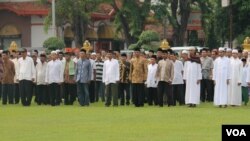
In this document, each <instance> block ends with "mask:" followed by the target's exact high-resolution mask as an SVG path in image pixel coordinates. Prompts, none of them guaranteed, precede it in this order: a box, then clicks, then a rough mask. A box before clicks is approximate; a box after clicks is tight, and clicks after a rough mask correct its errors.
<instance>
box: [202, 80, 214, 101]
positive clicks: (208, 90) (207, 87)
mask: <svg viewBox="0 0 250 141" xmlns="http://www.w3.org/2000/svg"><path fill="white" fill-rule="evenodd" d="M213 89H214V88H213V81H212V80H209V79H202V80H201V101H202V102H205V101H209V102H212V101H213V98H214V92H213V91H214V90H213Z"/></svg>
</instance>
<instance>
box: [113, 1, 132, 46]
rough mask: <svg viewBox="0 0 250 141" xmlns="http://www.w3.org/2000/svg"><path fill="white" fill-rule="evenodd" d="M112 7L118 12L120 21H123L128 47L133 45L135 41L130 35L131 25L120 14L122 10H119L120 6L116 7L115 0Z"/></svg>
mask: <svg viewBox="0 0 250 141" xmlns="http://www.w3.org/2000/svg"><path fill="white" fill-rule="evenodd" d="M124 2H126V1H124ZM112 6H113V8H114V9H115V11H116V12H117V14H119V15H118V17H119V19H120V21H121V24H122V29H123V33H124V36H125V42H126V44H127V46H129V45H131V44H132V43H134V39H133V37H132V36H131V35H130V33H129V31H130V29H129V24H128V22H127V20H126V17H124V16H123V15H122V13H119V12H120V10H119V8H118V6H117V5H116V2H115V0H113V3H112Z"/></svg>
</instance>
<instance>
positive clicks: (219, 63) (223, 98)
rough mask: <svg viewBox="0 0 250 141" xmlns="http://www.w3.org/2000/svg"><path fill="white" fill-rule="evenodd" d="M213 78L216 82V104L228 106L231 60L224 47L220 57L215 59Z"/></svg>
mask: <svg viewBox="0 0 250 141" xmlns="http://www.w3.org/2000/svg"><path fill="white" fill-rule="evenodd" d="M213 80H214V84H215V88H214V105H215V106H219V107H222V105H224V107H226V105H227V100H228V85H229V80H230V60H229V59H228V57H226V56H225V50H224V48H219V57H218V58H217V59H216V60H215V61H214V69H213Z"/></svg>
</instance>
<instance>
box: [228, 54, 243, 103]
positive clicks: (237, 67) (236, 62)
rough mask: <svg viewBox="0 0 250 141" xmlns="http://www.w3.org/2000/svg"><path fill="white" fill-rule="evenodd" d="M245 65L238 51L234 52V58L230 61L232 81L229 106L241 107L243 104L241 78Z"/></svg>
mask: <svg viewBox="0 0 250 141" xmlns="http://www.w3.org/2000/svg"><path fill="white" fill-rule="evenodd" d="M242 69H243V63H242V61H241V60H240V59H239V58H238V50H236V49H234V50H233V51H232V58H231V59H230V70H231V73H230V75H231V80H230V84H229V91H228V105H232V106H240V105H241V102H242V95H241V76H242Z"/></svg>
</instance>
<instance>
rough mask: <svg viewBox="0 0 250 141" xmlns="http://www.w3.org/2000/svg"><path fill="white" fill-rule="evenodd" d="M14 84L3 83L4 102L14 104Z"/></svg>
mask: <svg viewBox="0 0 250 141" xmlns="http://www.w3.org/2000/svg"><path fill="white" fill-rule="evenodd" d="M13 86H14V85H13V84H2V94H3V101H2V102H3V104H7V101H8V102H9V104H14V93H13Z"/></svg>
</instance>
